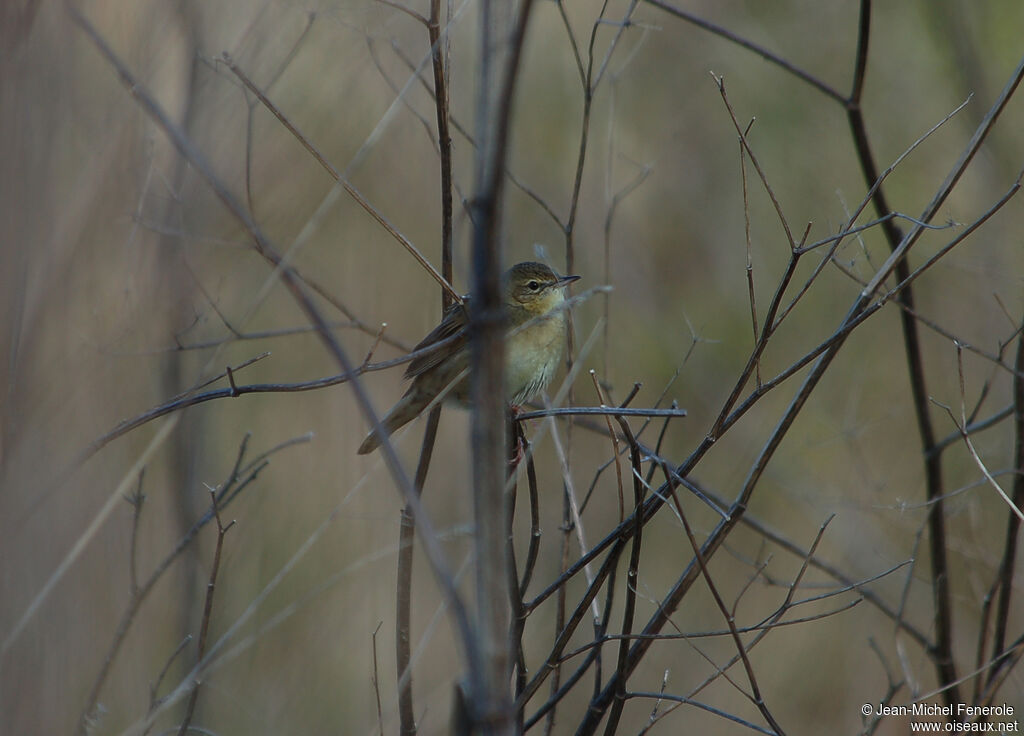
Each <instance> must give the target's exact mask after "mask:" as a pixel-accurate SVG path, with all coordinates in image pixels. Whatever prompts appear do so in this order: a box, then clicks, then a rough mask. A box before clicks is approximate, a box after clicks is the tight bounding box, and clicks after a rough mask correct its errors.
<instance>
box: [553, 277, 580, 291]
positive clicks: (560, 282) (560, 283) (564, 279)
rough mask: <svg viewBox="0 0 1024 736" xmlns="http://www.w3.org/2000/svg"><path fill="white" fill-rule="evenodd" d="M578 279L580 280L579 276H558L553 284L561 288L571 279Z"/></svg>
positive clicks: (571, 280)
mask: <svg viewBox="0 0 1024 736" xmlns="http://www.w3.org/2000/svg"><path fill="white" fill-rule="evenodd" d="M579 280H580V277H579V276H560V277H559V279H558V281H556V282H555V286H557V287H558V288H561V287H563V286H568V285H569V284H571V283H572V282H573V281H579Z"/></svg>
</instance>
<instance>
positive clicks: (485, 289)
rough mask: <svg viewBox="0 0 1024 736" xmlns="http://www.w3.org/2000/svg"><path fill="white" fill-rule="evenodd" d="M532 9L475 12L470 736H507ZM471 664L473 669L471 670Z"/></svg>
mask: <svg viewBox="0 0 1024 736" xmlns="http://www.w3.org/2000/svg"><path fill="white" fill-rule="evenodd" d="M531 7H532V1H531V0H523V2H522V3H521V4H520V7H519V14H518V17H516V19H515V23H514V24H513V22H512V20H513V13H512V10H513V6H512V4H511V3H508V2H506V1H505V0H483V2H482V4H481V13H480V17H481V56H480V59H481V60H480V74H479V77H478V80H477V84H478V87H477V105H478V112H477V126H478V134H477V140H478V142H479V148H478V149H477V167H476V168H477V171H476V178H477V192H476V196H475V198H474V199H473V202H472V205H471V208H472V213H473V223H474V231H473V281H472V289H471V294H472V304H473V309H472V310H470V317H469V343H470V359H471V363H470V365H471V378H472V399H473V416H472V447H473V486H474V493H473V498H474V521H475V525H476V535H475V549H476V564H477V569H476V592H477V596H476V597H477V627H476V637H477V642H478V644H479V651H480V661H479V662H476V663H471V670H470V677H471V681H470V683H469V691H470V693H471V694H472V697H471V698H470V702H469V704H468V705H469V708H470V712H469V714H468V716H469V718H470V730H471V731H473V732H481V733H489V734H511V733H513V732H514V729H515V719H514V717H513V713H512V699H511V694H510V692H509V672H510V653H509V637H508V631H509V620H510V619H509V616H510V614H509V600H508V592H509V590H508V585H507V582H506V571H507V569H508V561H507V557H508V548H507V546H506V544H505V535H506V530H507V522H506V520H505V515H506V507H505V504H504V502H503V499H502V495H503V491H504V482H505V447H506V445H505V406H504V403H505V402H504V394H505V390H504V372H505V370H504V369H505V327H504V305H503V298H502V286H501V270H502V257H501V254H502V248H501V239H500V233H501V193H502V184H503V183H504V177H503V175H502V173H503V171H504V167H505V153H506V150H507V148H508V137H509V127H510V120H511V110H512V98H513V93H514V90H515V80H516V76H517V70H518V66H519V58H520V53H521V51H522V43H523V37H524V35H525V31H526V23H527V20H528V19H529V15H530V8H531ZM472 664H475V666H472Z"/></svg>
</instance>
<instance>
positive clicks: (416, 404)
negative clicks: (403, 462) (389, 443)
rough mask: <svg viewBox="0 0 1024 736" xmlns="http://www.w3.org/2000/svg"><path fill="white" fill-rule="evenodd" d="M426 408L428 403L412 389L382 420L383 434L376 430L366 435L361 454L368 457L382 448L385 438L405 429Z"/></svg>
mask: <svg viewBox="0 0 1024 736" xmlns="http://www.w3.org/2000/svg"><path fill="white" fill-rule="evenodd" d="M424 406H426V403H425V402H423V401H422V398H421V396H420V395H419V392H418V391H414V390H412V389H411V388H410V390H409V391H406V392H405V395H404V396H402V398H401V399H399V400H398V403H397V404H395V405H394V407H393V408H392V409H391V411H389V412H388V414H387V416H386V417H384V418H383V419H381V420H380V424H381V427H382V428H383V429H384V432H383V434H382V435H381V434H378V433H377V430H376V429H374V430H373V431H371V432H370V434H368V435H366V439H365V440H363V444H361V445H359V450H358V452H359V454H360V455H367V454H369V453H371V452H373V451H374V450H376V449H377V448H378V447H380V443H381V442H382V441H383V438H384V437H390V436H391V434H392V433H393V432H395V431H396V430H398V429H400V428H401V427H404V426H405V425H406V424H408V423H409V422H411V421H412V420H413V419H415V418H416V417H417V416H419V413H420V412H421V411H423V407H424Z"/></svg>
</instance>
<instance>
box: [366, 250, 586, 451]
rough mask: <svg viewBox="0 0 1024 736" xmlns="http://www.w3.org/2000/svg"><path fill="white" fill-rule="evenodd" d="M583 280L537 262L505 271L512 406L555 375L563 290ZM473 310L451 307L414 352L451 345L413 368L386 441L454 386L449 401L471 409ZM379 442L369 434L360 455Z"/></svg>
mask: <svg viewBox="0 0 1024 736" xmlns="http://www.w3.org/2000/svg"><path fill="white" fill-rule="evenodd" d="M578 278H579V276H559V275H558V274H556V273H555V272H554V271H552V270H551V269H550V268H548V267H547V266H545V265H544V264H543V263H536V262H534V261H526V262H524V263H519V264H516V265H515V266H513V267H512V268H510V269H509V270H508V271H506V272H505V275H504V277H503V284H504V290H505V296H504V302H505V319H506V324H507V327H508V335H507V337H506V338H505V398H506V399H507V400H508V401H509V403H510V404H512V405H513V406H518V405H520V404H524V403H526V402H527V401H529V400H530V399H531V398H533V397H534V396H535V395H536V394H537V393H538V392H540V391H543V390H544V388H545V387H546V386H547V385H548V383H549V382H550V381H551V377H552V376H554V375H555V370H556V369H557V368H558V361H559V359H560V358H561V356H562V343H563V341H564V340H565V309H564V308H560V307H561V304H562V303H563V302H564V301H565V293H564V291H563V287H565V286H567V285H568V284H571V283H572V282H573V281H576V280H577V279H578ZM468 306H469V301H468V300H466V301H465V302H464V303H463V304H453V305H452V306H450V307H449V308H448V309H447V310H446V311H445V313H444V317H443V318H442V320H441V324H439V325H438V326H437V327H435V328H434V329H433V330H432V331H431V332H430V334H429V335H427V336H426V337H425V338H423V340H422V341H421V342H420V344H419V345H417V346H416V347H415V348H414V350H416V351H419V350H423V349H424V348H428V347H430V346H431V345H436V344H437V343H440V342H442V341H444V340H448V339H450V340H451V342H448V343H446V344H445V345H444V346H442V347H440V348H438V349H437V350H436V351H434V352H432V353H427V354H426V355H422V356H420V357H418V358H416V359H415V360H413V361H412V362H411V363H409V366H408V368H406V370H405V378H407V379H410V378H411V379H412V385H410V386H409V390H408V391H406V392H405V395H404V396H402V398H401V399H399V400H398V403H397V404H395V405H394V407H392V409H391V411H389V412H388V413H387V416H385V417H384V418H383V419H382V420H381V426H382V427H383V429H384V435H385V436H390V435H391V433H392V432H394V431H395V430H397V429H398V428H399V427H404V426H405V425H406V424H408V423H409V422H411V421H412V420H413V419H415V418H416V417H418V416H419V415H420V414H421V413H422V412H423V410H424V409H425V408H426V407H427V405H428V404H430V402H431V401H433V400H434V399H435V398H437V396H438V394H440V393H441V392H442V391H444V390H445V389H448V386H449V384H451V383H453V382H454V385H453V386H452V387H451V388H450V389H448V393H447V395H446V396H445V399H450V400H453V401H455V402H458V403H460V404H462V405H468V403H469V376H468V374H467V371H468V368H469V340H468V337H467V328H468V326H469V313H468V312H467V308H468ZM380 443H381V436H380V435H378V434H377V432H376V431H372V432H370V434H368V435H367V436H366V439H365V440H363V444H361V445H360V446H359V454H360V455H365V454H367V453H369V452H373V451H374V450H376V449H377V447H379V446H380Z"/></svg>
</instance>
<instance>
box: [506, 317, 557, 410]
mask: <svg viewBox="0 0 1024 736" xmlns="http://www.w3.org/2000/svg"><path fill="white" fill-rule="evenodd" d="M564 340H565V315H564V313H559V314H554V315H549V316H547V317H546V318H544V319H541V320H538V321H537V322H536V323H534V324H531V325H530V326H528V327H526V328H524V329H521V330H519V331H518V332H516V331H513V332H512V334H511V335H510V336H509V338H508V341H507V342H506V345H505V396H506V398H508V400H509V401H510V402H512V403H513V404H517V405H518V404H523V403H525V402H527V401H529V400H530V399H531V398H533V397H534V396H535V395H536V394H537V393H538V392H540V391H542V390H544V389H545V388H546V387H547V385H548V383H550V382H551V378H552V377H553V376H554V375H555V371H556V370H558V361H559V359H560V358H561V356H562V343H563V342H564Z"/></svg>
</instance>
